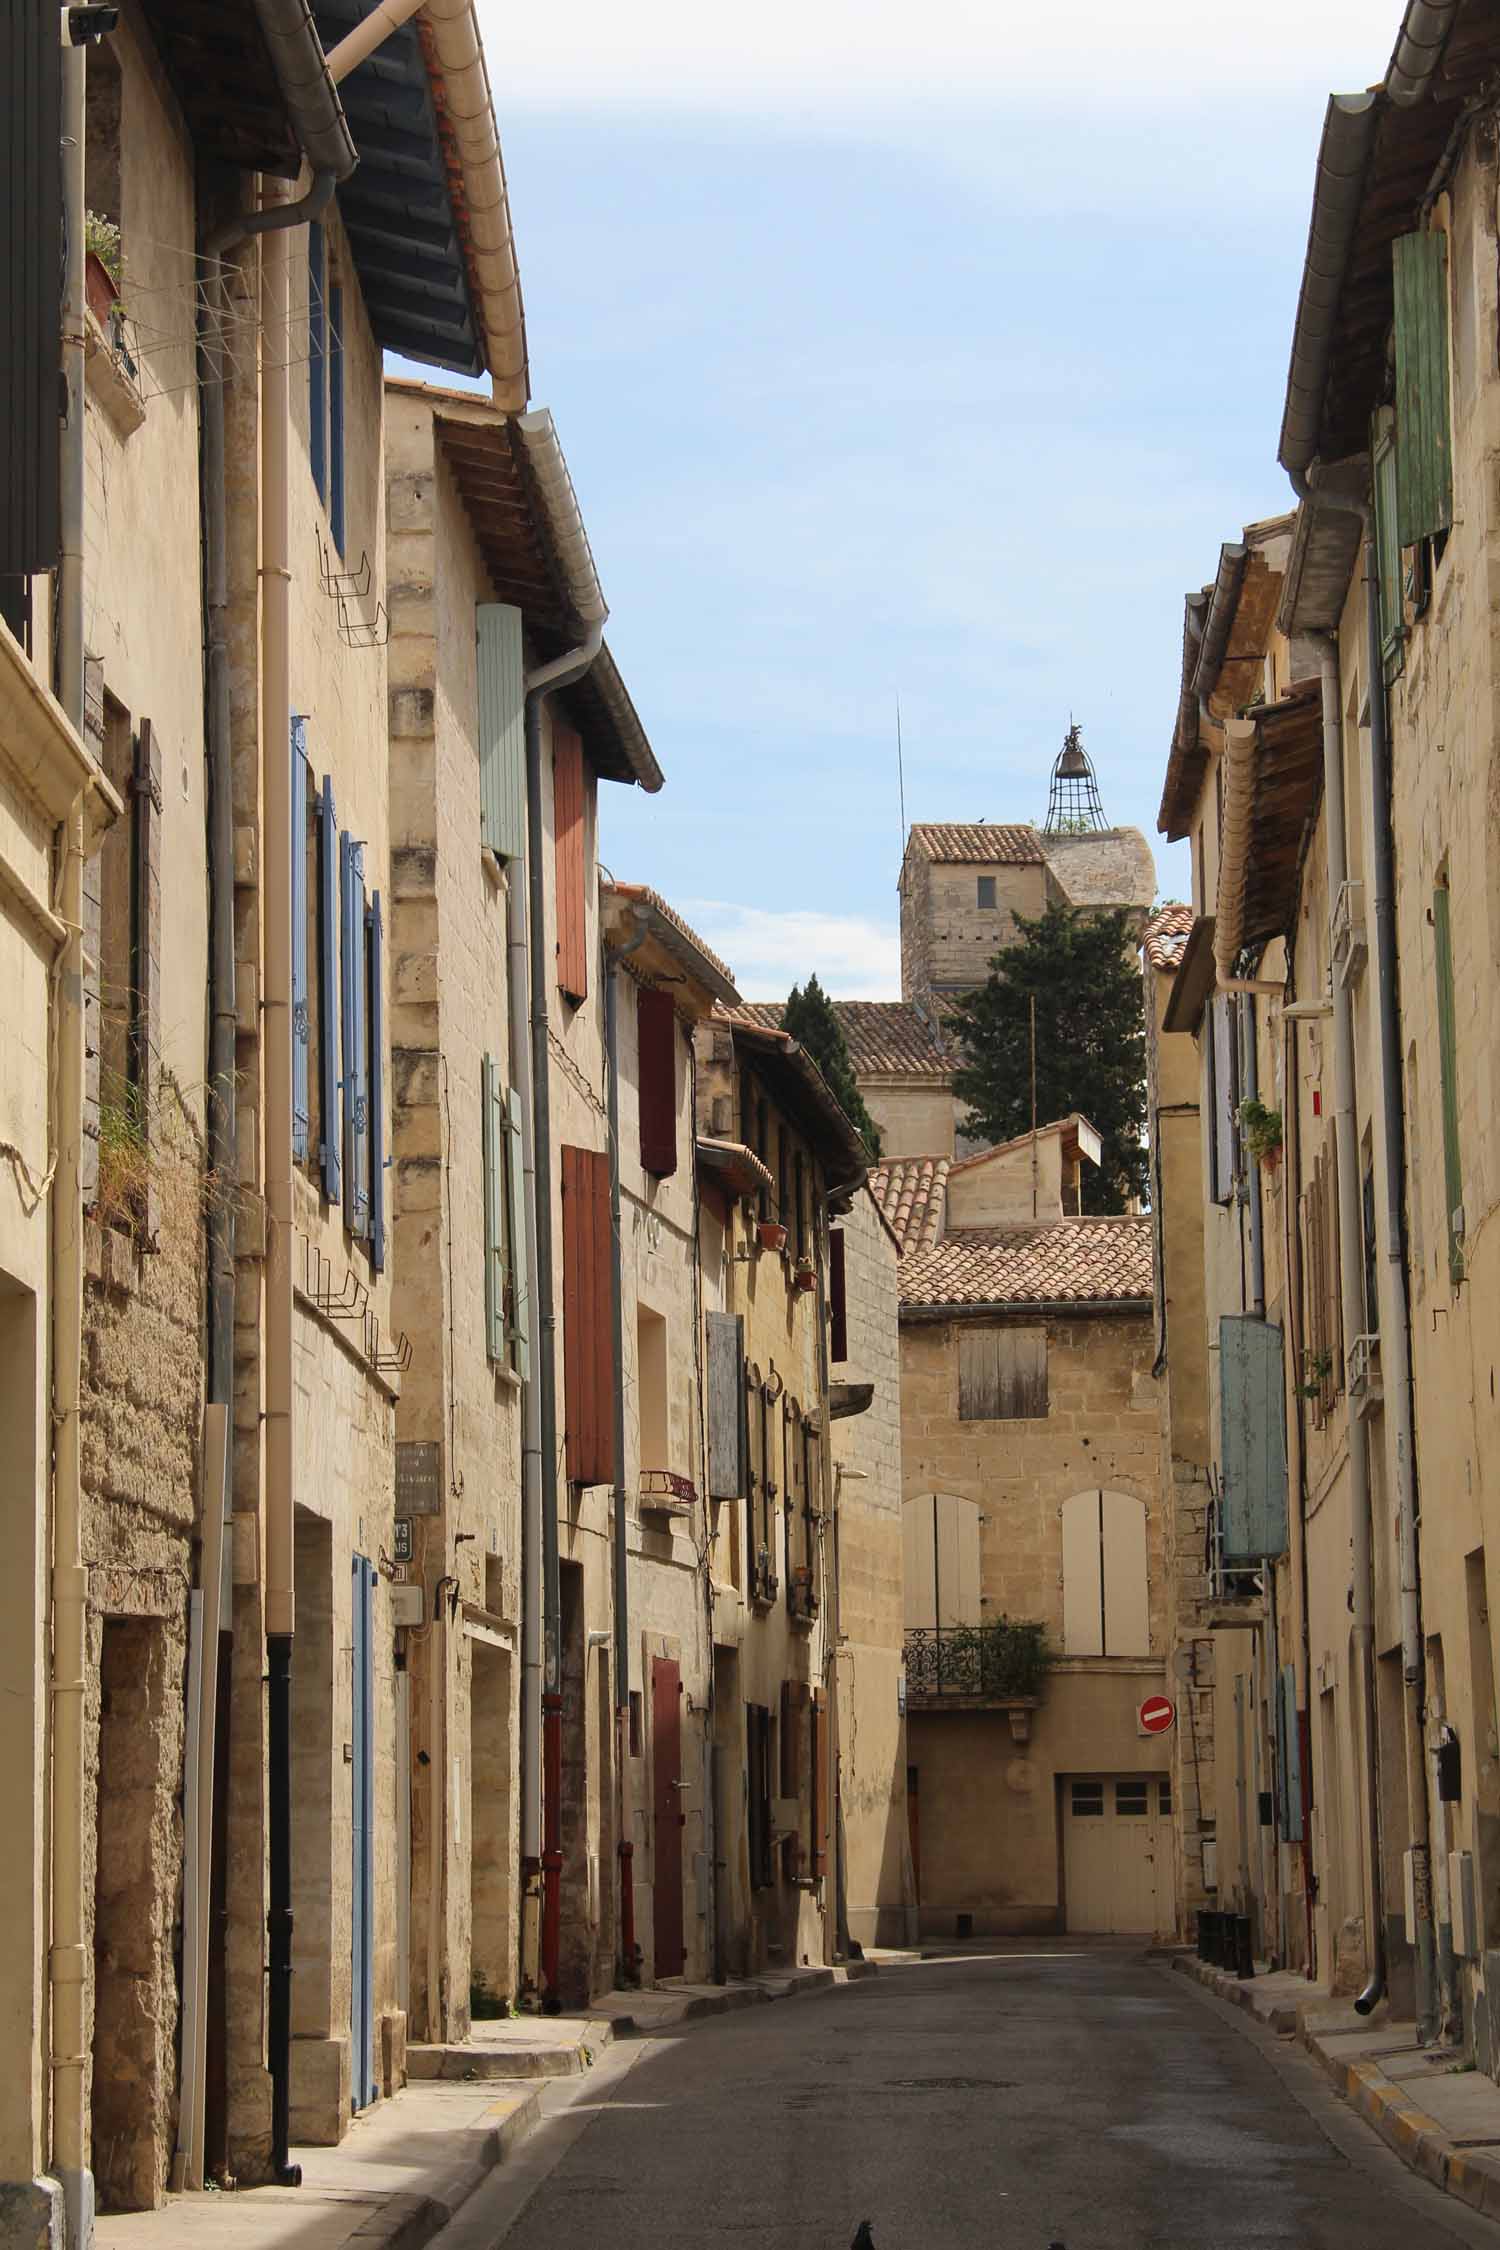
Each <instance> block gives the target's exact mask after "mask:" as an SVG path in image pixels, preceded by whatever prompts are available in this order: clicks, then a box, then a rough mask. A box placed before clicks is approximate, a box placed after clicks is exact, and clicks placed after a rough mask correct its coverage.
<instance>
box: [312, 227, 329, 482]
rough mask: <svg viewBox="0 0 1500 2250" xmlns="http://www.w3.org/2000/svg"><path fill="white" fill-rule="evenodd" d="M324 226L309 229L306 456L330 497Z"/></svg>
mask: <svg viewBox="0 0 1500 2250" xmlns="http://www.w3.org/2000/svg"><path fill="white" fill-rule="evenodd" d="M323 267H324V258H323V229H322V226H321V224H320V223H319V221H318V220H316V219H314V220H313V222H312V224H311V226H310V227H309V228H308V230H307V457H308V460H309V461H310V462H311V464H312V473H313V483H314V484H315V485H316V486H317V488H318V498H319V499H320V500H326V499H327V497H328V423H327V419H326V416H327V399H328V390H327V381H328V376H327V368H328V312H327V304H326V300H325V295H324V286H323Z"/></svg>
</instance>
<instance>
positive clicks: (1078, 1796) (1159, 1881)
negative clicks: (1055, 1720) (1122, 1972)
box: [1062, 1773, 1177, 1937]
mask: <svg viewBox="0 0 1500 2250" xmlns="http://www.w3.org/2000/svg"><path fill="white" fill-rule="evenodd" d="M1062 1786H1063V1871H1064V1876H1065V1880H1066V1885H1067V1908H1068V1928H1069V1929H1070V1930H1080V1931H1082V1930H1093V1931H1098V1932H1102V1933H1104V1934H1106V1935H1112V1936H1132V1937H1134V1936H1140V1937H1156V1936H1160V1937H1171V1936H1173V1935H1175V1932H1176V1926H1177V1913H1176V1901H1175V1899H1174V1897H1173V1880H1172V1795H1171V1788H1172V1785H1171V1783H1170V1782H1169V1781H1168V1780H1167V1779H1166V1777H1165V1776H1164V1775H1158V1774H1144V1773H1128V1774H1070V1775H1068V1777H1067V1778H1066V1779H1065V1780H1064V1782H1063V1785H1062Z"/></svg>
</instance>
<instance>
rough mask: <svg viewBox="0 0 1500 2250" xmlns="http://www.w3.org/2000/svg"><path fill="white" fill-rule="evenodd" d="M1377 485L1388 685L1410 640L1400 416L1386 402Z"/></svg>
mask: <svg viewBox="0 0 1500 2250" xmlns="http://www.w3.org/2000/svg"><path fill="white" fill-rule="evenodd" d="M1370 453H1371V461H1372V467H1373V471H1374V485H1375V567H1376V570H1377V572H1378V574H1379V580H1380V586H1379V592H1380V653H1381V656H1382V658H1383V660H1384V664H1385V678H1386V685H1387V686H1389V685H1390V683H1391V681H1392V680H1394V679H1395V678H1396V676H1397V674H1398V673H1399V672H1400V670H1401V666H1402V662H1403V649H1404V644H1405V640H1406V607H1405V602H1404V600H1403V594H1402V575H1401V541H1400V540H1399V539H1398V538H1397V536H1396V482H1397V477H1396V417H1395V416H1394V414H1392V412H1391V410H1390V408H1389V407H1388V406H1383V407H1382V408H1381V410H1380V412H1379V413H1378V414H1377V415H1376V417H1375V422H1374V426H1373V428H1372V431H1371V435H1370Z"/></svg>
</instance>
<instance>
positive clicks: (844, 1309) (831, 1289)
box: [828, 1227, 849, 1365]
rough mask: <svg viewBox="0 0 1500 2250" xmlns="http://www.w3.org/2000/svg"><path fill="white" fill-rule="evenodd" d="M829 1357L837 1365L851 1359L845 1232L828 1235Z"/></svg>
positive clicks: (839, 1229)
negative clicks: (845, 1278) (845, 1280)
mask: <svg viewBox="0 0 1500 2250" xmlns="http://www.w3.org/2000/svg"><path fill="white" fill-rule="evenodd" d="M828 1356H829V1358H830V1359H831V1360H832V1361H833V1362H834V1364H835V1365H839V1364H841V1363H842V1362H843V1361H844V1360H846V1359H847V1358H848V1357H849V1310H848V1298H847V1295H846V1291H845V1283H844V1230H843V1228H842V1227H831V1228H830V1229H829V1233H828Z"/></svg>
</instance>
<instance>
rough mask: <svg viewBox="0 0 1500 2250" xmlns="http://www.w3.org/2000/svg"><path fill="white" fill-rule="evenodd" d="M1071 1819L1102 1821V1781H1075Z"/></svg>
mask: <svg viewBox="0 0 1500 2250" xmlns="http://www.w3.org/2000/svg"><path fill="white" fill-rule="evenodd" d="M1073 1818H1074V1819H1075V1820H1102V1819H1103V1818H1104V1784H1103V1782H1102V1781H1075V1782H1074V1783H1073Z"/></svg>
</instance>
